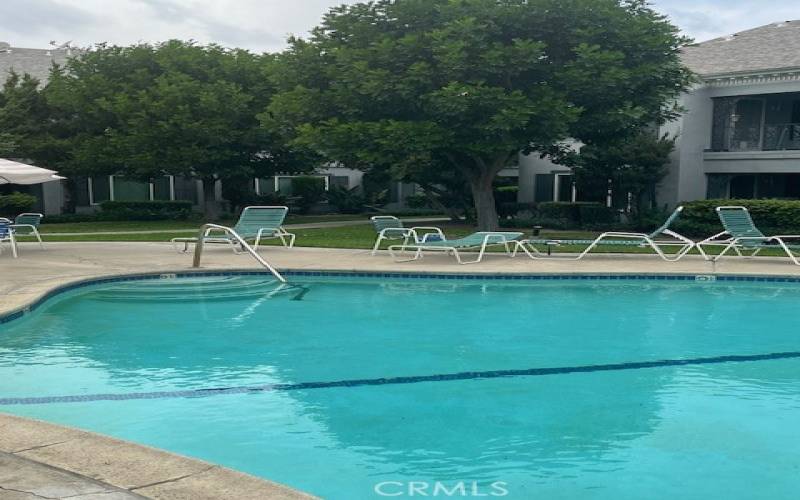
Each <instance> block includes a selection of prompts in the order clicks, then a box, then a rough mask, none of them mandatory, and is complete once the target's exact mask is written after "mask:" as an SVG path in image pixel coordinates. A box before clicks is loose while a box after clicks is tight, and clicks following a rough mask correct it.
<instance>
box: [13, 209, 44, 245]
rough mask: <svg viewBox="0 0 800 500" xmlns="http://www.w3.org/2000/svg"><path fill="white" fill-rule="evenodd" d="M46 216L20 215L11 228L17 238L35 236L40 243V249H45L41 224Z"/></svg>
mask: <svg viewBox="0 0 800 500" xmlns="http://www.w3.org/2000/svg"><path fill="white" fill-rule="evenodd" d="M43 217H44V215H42V214H35V213H24V214H19V215H17V216H16V217H15V218H14V223H13V224H11V227H12V228H13V229H14V233H15V235H16V236H33V237H35V238H36V239H37V240H38V241H39V247H41V248H44V244H43V243H42V236H41V235H40V234H39V223H41V222H42V218H43Z"/></svg>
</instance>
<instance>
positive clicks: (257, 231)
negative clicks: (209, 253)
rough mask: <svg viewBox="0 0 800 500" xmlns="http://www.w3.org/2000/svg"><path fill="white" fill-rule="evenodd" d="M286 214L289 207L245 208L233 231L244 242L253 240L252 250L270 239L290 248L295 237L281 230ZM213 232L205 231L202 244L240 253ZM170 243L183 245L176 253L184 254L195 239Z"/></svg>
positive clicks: (178, 239) (230, 242)
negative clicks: (218, 245) (224, 245)
mask: <svg viewBox="0 0 800 500" xmlns="http://www.w3.org/2000/svg"><path fill="white" fill-rule="evenodd" d="M287 213H289V207H247V208H245V209H244V210H243V211H242V215H240V216H239V221H238V222H237V223H236V225H235V226H233V230H234V231H235V232H236V233H237V234H238V235H239V236H241V237H242V238H243V239H244V240H254V241H255V243H254V244H253V250H258V245H259V244H260V243H261V242H262V241H263V240H266V239H271V238H277V239H280V240H281V243H282V244H283V246H285V247H287V248H292V247H294V240H295V235H294V234H292V233H289V232H287V231H286V230H285V229H284V228H283V221H284V220H285V219H286V214H287ZM215 232H217V233H219V231H217V230H215V229H213V228H212V229H209V230H207V231H206V234H205V235H204V242H206V243H227V244H229V245H231V247H232V248H233V251H234V253H240V252H239V250H238V249H237V247H236V242H235V241H234V240H233V239H232V238H230V237H228V236H227V234H226V233H223V234H222V235H214V233H215ZM171 241H172V243H173V245H174V244H176V243H183V249H181V250H178V251H180V252H183V253H186V252H188V251H189V243H197V238H173V239H172V240H171Z"/></svg>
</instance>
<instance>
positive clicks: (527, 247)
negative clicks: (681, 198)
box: [514, 207, 694, 262]
mask: <svg viewBox="0 0 800 500" xmlns="http://www.w3.org/2000/svg"><path fill="white" fill-rule="evenodd" d="M682 211H683V207H678V208H676V209H675V211H674V212H672V215H670V216H669V218H667V220H666V221H665V222H664V224H662V225H661V227H659V228H658V229H656V230H655V231H653V232H652V233H649V234H645V233H626V232H618V231H609V232H605V233H603V234H601V235H600V236H598V237H597V238H595V239H593V240H578V239H574V240H558V239H550V240H548V239H529V240H522V241H519V242H517V244H516V248H514V255H516V254H517V251H519V250H522V251H523V252H525V254H526V255H527V256H528V257H530V258H531V259H546V258H557V259H567V260H579V259H582V258H583V257H585V256H586V255H588V254H589V253H590V252H591V251H592V250H594V249H595V248H596V247H598V246H601V245H614V246H628V247H650V248H652V249H653V250H654V251H655V252H656V254H657V255H658V256H659V257H661V258H662V259H664V260H666V261H668V262H675V261H677V260H679V259H680V258H681V257H683V256H684V255H686V254H687V253H689V251H690V250H691V249H692V248H694V242H693V241H692V240H690V239H689V238H687V237H685V236H681V235H680V234H678V233H676V232H674V231H672V230H670V229H669V226H670V225H672V224H673V223H674V222H675V220H676V219H677V218H678V217H679V216H680V214H681V212H682ZM664 235H666V236H669V237H671V238H672V239H670V240H665V239H661V238H662V236H664ZM536 245H546V246H547V247H548V252H547V253H544V252H541V251H539V249H537V248H536ZM560 245H580V246H583V245H587V247H586V249H585V250H583V251H582V252H581V253H579V254H578V255H577V256H576V257H573V256H569V257H552V256H551V255H550V251H549V250H550V248H551V247H553V246H560ZM666 246H673V247H674V246H677V247H679V248H678V251H677V253H675V254H673V255H668V254H665V253H664V251H663V250H662V249H661V247H666Z"/></svg>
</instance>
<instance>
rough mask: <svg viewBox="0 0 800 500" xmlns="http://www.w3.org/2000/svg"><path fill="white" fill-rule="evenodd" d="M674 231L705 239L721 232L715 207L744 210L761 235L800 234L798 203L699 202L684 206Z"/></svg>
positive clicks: (786, 201) (789, 201) (798, 201)
mask: <svg viewBox="0 0 800 500" xmlns="http://www.w3.org/2000/svg"><path fill="white" fill-rule="evenodd" d="M683 206H684V209H683V213H682V214H681V217H680V219H678V222H677V223H676V225H675V228H676V230H677V231H679V232H681V233H683V234H686V235H689V236H697V237H700V236H702V237H707V236H711V235H712V234H715V233H718V232H720V231H722V230H723V228H722V224H721V223H720V222H719V217H717V212H716V210H715V209H716V207H721V206H742V207H747V209H748V210H749V211H750V215H751V216H752V217H753V222H755V224H756V226H758V228H759V229H760V230H761V231H762V232H764V234H800V200H724V199H720V200H698V201H690V202H685V203H683Z"/></svg>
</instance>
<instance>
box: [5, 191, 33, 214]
mask: <svg viewBox="0 0 800 500" xmlns="http://www.w3.org/2000/svg"><path fill="white" fill-rule="evenodd" d="M34 205H36V197H35V196H33V195H32V194H27V193H20V192H18V191H15V192H13V193H11V194H7V195H5V196H0V215H3V216H5V217H8V218H13V217H15V216H16V215H18V214H20V213H22V212H30V211H31V210H32V209H33V206H34Z"/></svg>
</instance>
